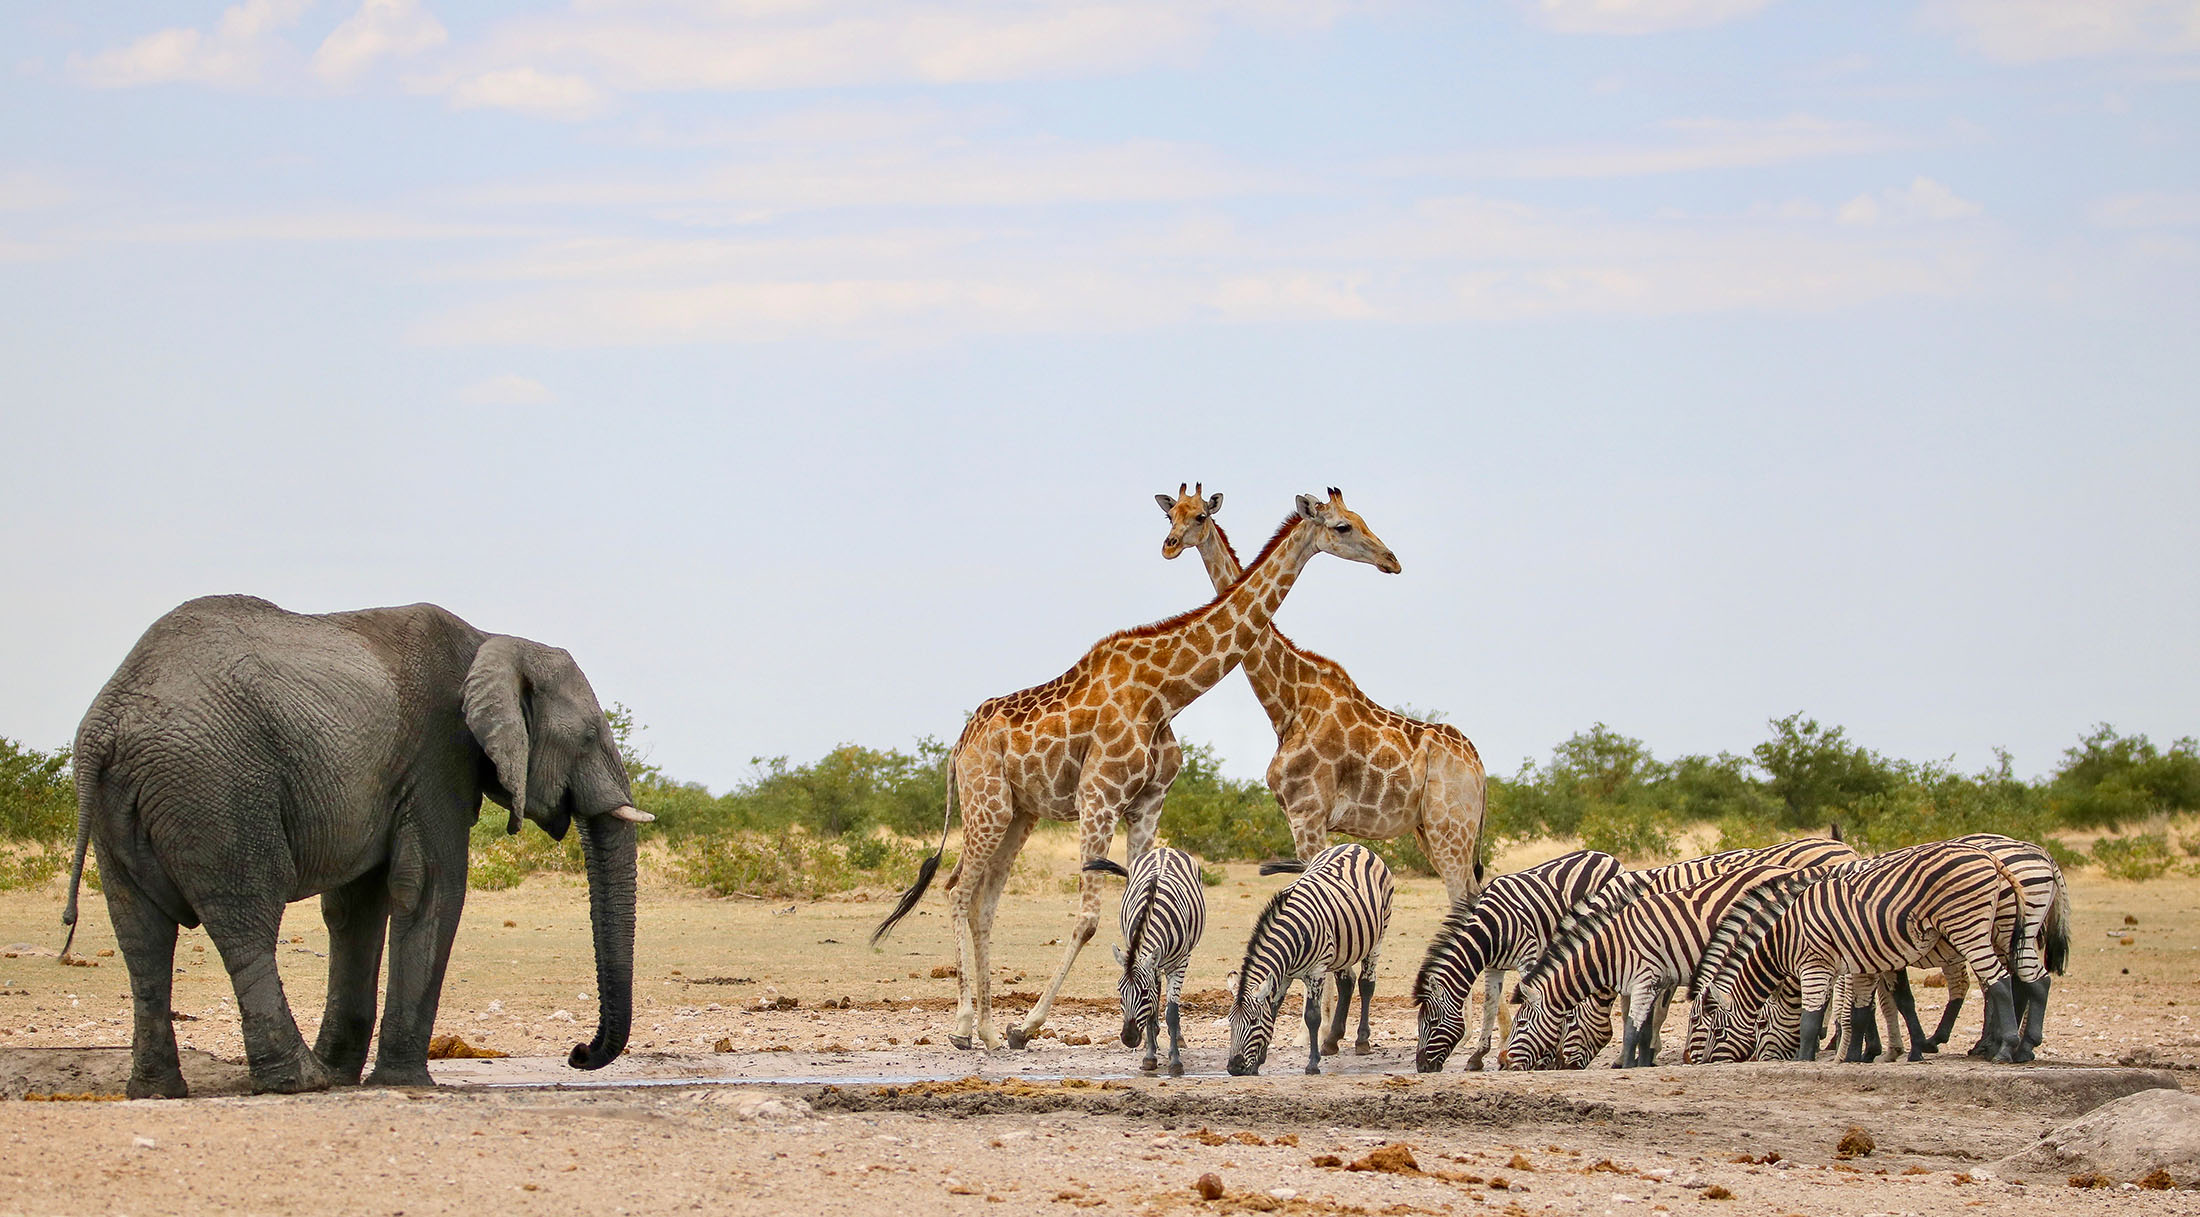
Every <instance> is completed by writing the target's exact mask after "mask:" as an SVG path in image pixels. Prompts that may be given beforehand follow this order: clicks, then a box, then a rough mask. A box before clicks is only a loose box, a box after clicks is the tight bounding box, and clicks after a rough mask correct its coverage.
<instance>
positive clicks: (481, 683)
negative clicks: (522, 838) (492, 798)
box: [465, 636, 527, 833]
mask: <svg viewBox="0 0 2200 1217" xmlns="http://www.w3.org/2000/svg"><path fill="white" fill-rule="evenodd" d="M523 655H524V651H523V650H522V643H521V642H520V640H519V639H517V638H507V637H502V636H499V637H495V638H491V639H489V640H488V641H487V642H484V643H482V644H481V649H480V650H479V651H476V652H475V653H474V666H473V667H471V668H469V669H467V671H466V701H465V705H466V726H467V727H469V728H471V729H472V731H473V733H474V738H475V739H477V740H480V741H481V750H482V751H483V752H486V753H488V754H489V763H490V764H492V765H495V766H496V767H497V783H498V784H499V785H501V786H503V787H504V789H505V790H506V791H508V792H510V794H511V796H512V803H511V807H512V821H511V823H510V825H508V826H507V827H506V829H505V831H506V832H509V833H517V832H519V825H520V820H521V819H522V818H523V817H525V816H526V814H527V715H526V710H525V701H526V697H527V676H526V673H525V672H524V671H522V670H521V666H522V665H521V660H522V658H523Z"/></svg>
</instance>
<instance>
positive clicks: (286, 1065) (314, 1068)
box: [252, 1051, 434, 1094]
mask: <svg viewBox="0 0 2200 1217" xmlns="http://www.w3.org/2000/svg"><path fill="white" fill-rule="evenodd" d="M381 1072H382V1071H381V1070H379V1069H378V1070H376V1071H375V1074H376V1076H380V1074H381ZM427 1072H428V1070H427V1067H426V1066H422V1067H421V1070H420V1073H421V1076H422V1077H423V1078H425V1077H426V1076H427ZM369 1083H370V1084H379V1083H374V1082H373V1079H369ZM335 1084H336V1078H335V1076H334V1075H332V1074H331V1073H329V1069H328V1066H326V1065H323V1064H322V1063H321V1058H320V1057H317V1056H315V1055H313V1053H312V1052H311V1051H302V1052H300V1053H299V1055H298V1056H297V1057H296V1058H294V1059H292V1060H289V1061H284V1062H282V1063H280V1064H278V1065H275V1066H273V1067H271V1068H268V1069H265V1070H259V1069H255V1070H253V1071H252V1091H253V1093H255V1094H305V1093H307V1092H309V1091H315V1090H327V1089H328V1088H329V1087H331V1086H333V1085H335ZM421 1084H422V1085H433V1084H434V1083H432V1082H422V1083H421Z"/></svg>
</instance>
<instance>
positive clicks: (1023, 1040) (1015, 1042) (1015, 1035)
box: [1008, 1027, 1031, 1052]
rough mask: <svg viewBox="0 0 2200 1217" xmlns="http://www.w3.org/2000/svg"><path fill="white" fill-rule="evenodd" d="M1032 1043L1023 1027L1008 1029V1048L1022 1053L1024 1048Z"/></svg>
mask: <svg viewBox="0 0 2200 1217" xmlns="http://www.w3.org/2000/svg"><path fill="white" fill-rule="evenodd" d="M1030 1042H1031V1037H1030V1036H1029V1035H1026V1034H1025V1033H1024V1029H1023V1028H1022V1027H1010V1028H1009V1029H1008V1046H1009V1047H1010V1048H1011V1049H1013V1050H1015V1051H1019V1052H1020V1051H1022V1050H1023V1046H1024V1045H1025V1044H1028V1043H1030Z"/></svg>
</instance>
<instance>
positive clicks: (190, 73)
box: [69, 0, 312, 88]
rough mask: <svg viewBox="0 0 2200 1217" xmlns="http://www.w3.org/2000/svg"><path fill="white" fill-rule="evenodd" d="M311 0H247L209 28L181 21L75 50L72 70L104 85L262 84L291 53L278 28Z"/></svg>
mask: <svg viewBox="0 0 2200 1217" xmlns="http://www.w3.org/2000/svg"><path fill="white" fill-rule="evenodd" d="M311 3H312V0H245V2H244V3H242V4H236V5H232V6H231V7H229V8H227V9H224V10H223V11H222V15H221V19H220V20H219V21H218V22H216V23H215V26H214V29H213V31H212V32H211V33H209V32H206V31H202V30H197V29H192V28H188V27H178V28H174V29H166V30H161V31H159V32H158V33H153V34H148V35H146V36H145V37H143V38H140V39H138V40H137V41H136V42H133V43H130V44H129V45H128V46H122V47H115V48H112V49H110V50H105V51H101V52H99V53H98V54H95V55H89V56H86V55H71V56H70V57H69V70H70V71H71V72H73V73H74V74H75V75H76V77H77V79H79V80H82V81H83V82H85V83H86V84H90V85H94V86H97V87H100V88H127V87H130V86H134V85H148V84H161V83H165V82H169V81H189V82H193V83H197V84H210V85H220V86H224V87H229V88H240V87H249V86H252V85H256V84H259V83H260V82H261V81H262V80H263V79H264V78H265V76H266V74H267V71H268V67H269V65H270V64H271V63H272V62H274V61H276V60H279V59H281V58H284V57H286V56H288V55H289V54H290V47H289V45H288V44H287V43H285V42H284V41H283V39H282V38H281V36H280V34H281V31H282V30H284V29H287V28H289V27H290V26H292V25H295V24H297V21H298V18H299V16H300V15H302V14H303V13H304V12H305V10H306V9H307V7H309V6H310V5H311Z"/></svg>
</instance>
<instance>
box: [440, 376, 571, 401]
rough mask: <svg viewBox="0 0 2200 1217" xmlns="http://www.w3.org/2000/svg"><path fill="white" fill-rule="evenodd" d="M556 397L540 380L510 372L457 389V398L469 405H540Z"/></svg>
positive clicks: (554, 399)
mask: <svg viewBox="0 0 2200 1217" xmlns="http://www.w3.org/2000/svg"><path fill="white" fill-rule="evenodd" d="M557 399H558V398H557V394H555V393H552V392H551V391H550V386H548V385H546V384H544V383H542V382H541V381H539V380H535V379H532V378H530V377H526V376H516V375H511V374H506V375H503V376H492V377H490V378H489V379H487V380H482V381H476V382H474V383H473V384H470V385H467V386H466V387H465V388H463V389H460V390H459V391H458V400H459V401H460V402H461V403H462V404H464V405H469V406H541V405H548V404H549V403H551V402H553V401H556V400H557Z"/></svg>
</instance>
